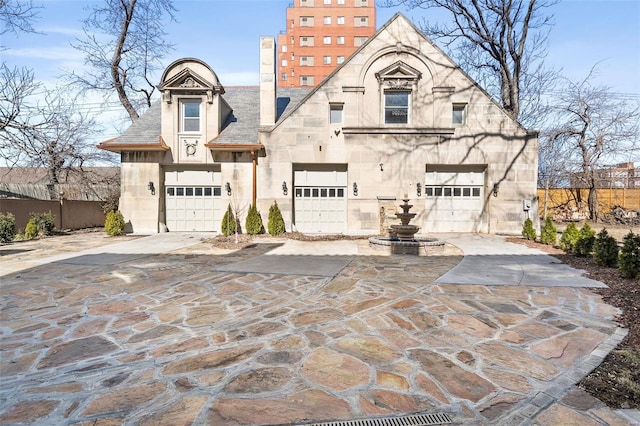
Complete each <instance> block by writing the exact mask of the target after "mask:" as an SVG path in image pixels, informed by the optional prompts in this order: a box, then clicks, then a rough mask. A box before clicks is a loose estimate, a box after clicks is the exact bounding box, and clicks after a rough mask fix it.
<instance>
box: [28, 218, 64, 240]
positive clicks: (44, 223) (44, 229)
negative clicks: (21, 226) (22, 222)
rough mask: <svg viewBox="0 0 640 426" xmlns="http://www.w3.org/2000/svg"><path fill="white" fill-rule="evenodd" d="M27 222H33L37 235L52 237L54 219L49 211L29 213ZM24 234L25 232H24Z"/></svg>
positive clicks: (54, 224)
mask: <svg viewBox="0 0 640 426" xmlns="http://www.w3.org/2000/svg"><path fill="white" fill-rule="evenodd" d="M29 216H30V219H29V221H33V223H34V225H35V226H36V228H37V234H38V235H52V234H53V230H54V229H55V227H56V219H55V216H54V215H53V213H51V212H50V211H49V212H47V213H29ZM25 233H26V230H25ZM31 238H33V237H31Z"/></svg>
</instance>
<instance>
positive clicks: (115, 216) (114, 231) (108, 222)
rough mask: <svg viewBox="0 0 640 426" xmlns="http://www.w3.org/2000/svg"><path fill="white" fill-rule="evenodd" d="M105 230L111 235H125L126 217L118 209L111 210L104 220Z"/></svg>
mask: <svg viewBox="0 0 640 426" xmlns="http://www.w3.org/2000/svg"><path fill="white" fill-rule="evenodd" d="M104 230H105V232H106V233H107V235H109V236H110V237H117V236H118V235H124V217H123V216H122V213H120V212H119V211H118V210H111V211H110V212H109V213H107V217H106V219H105V221H104Z"/></svg>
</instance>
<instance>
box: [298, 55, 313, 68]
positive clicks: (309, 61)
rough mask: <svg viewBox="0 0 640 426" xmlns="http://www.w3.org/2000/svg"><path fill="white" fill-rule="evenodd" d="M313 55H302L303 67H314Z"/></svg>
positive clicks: (301, 62)
mask: <svg viewBox="0 0 640 426" xmlns="http://www.w3.org/2000/svg"><path fill="white" fill-rule="evenodd" d="M314 62H315V61H314V60H313V56H300V66H301V67H312V66H313V65H315V64H314Z"/></svg>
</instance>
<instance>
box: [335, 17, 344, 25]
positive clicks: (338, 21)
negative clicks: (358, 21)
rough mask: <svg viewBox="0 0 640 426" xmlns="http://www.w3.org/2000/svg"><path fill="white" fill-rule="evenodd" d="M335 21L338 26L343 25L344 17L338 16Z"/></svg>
mask: <svg viewBox="0 0 640 426" xmlns="http://www.w3.org/2000/svg"><path fill="white" fill-rule="evenodd" d="M336 20H337V23H338V25H344V16H338V18H337V19H336Z"/></svg>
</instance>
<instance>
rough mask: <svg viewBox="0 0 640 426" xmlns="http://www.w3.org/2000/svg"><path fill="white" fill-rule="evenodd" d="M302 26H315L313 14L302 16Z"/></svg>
mask: <svg viewBox="0 0 640 426" xmlns="http://www.w3.org/2000/svg"><path fill="white" fill-rule="evenodd" d="M300 26H301V27H313V16H301V17H300Z"/></svg>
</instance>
